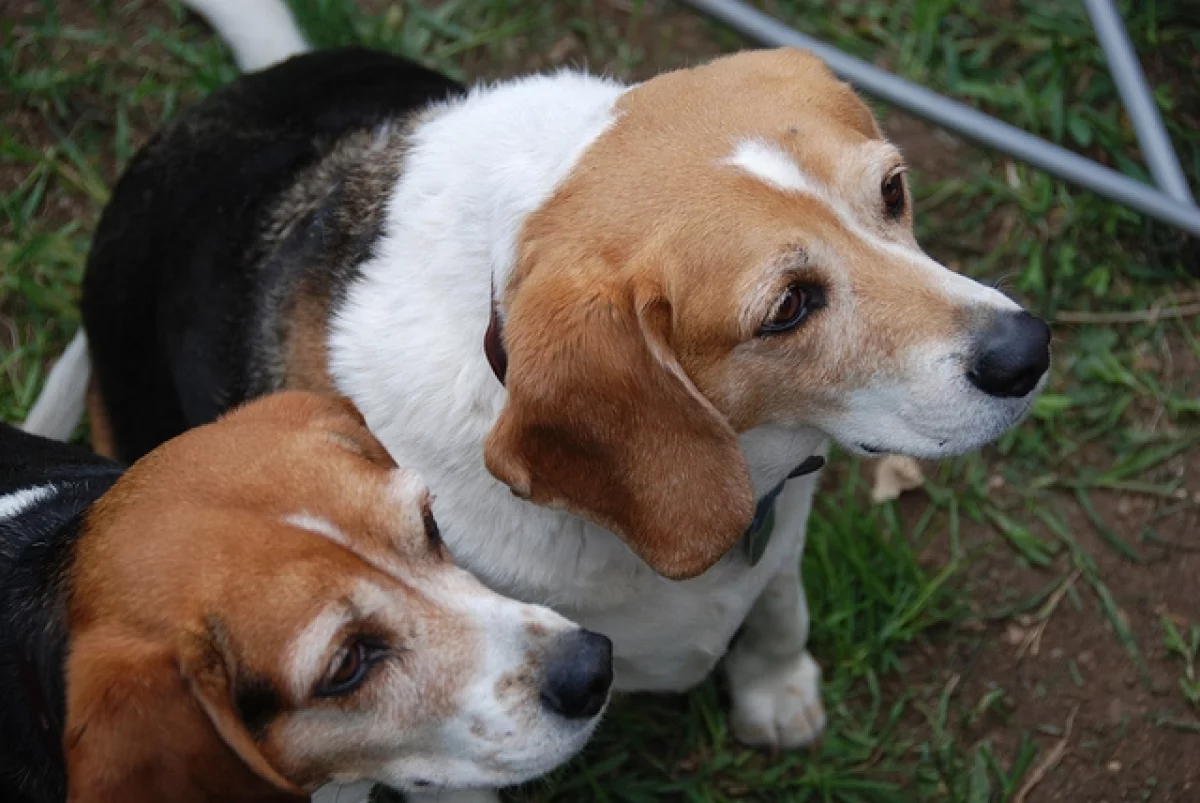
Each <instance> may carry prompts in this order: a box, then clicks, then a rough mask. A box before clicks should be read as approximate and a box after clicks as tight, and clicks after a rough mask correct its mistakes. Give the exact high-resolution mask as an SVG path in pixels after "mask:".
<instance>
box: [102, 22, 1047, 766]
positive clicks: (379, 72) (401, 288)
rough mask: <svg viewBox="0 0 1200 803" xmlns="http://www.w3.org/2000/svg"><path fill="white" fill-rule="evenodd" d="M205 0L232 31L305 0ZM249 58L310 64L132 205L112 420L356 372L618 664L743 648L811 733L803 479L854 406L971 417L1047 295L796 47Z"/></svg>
mask: <svg viewBox="0 0 1200 803" xmlns="http://www.w3.org/2000/svg"><path fill="white" fill-rule="evenodd" d="M192 5H193V7H196V8H198V9H199V10H200V11H201V12H202V13H205V14H206V16H208V17H209V19H211V20H213V21H214V23H215V24H216V25H217V26H218V28H219V29H220V30H222V31H223V32H224V36H225V38H226V39H227V40H228V41H231V42H233V43H234V44H235V46H236V45H237V41H236V37H235V36H234V35H232V34H231V33H230V32H229V28H230V26H231V25H233V24H234V21H238V24H240V26H241V28H243V29H245V30H258V29H260V28H261V26H259V27H258V28H256V27H255V23H254V20H255V19H256V15H257V14H258V13H259V11H258V10H260V9H261V8H262V7H263V6H272V7H274V6H276V5H277V4H276V3H274V2H271V0H256V1H255V2H241V0H239V2H238V3H233V2H232V0H195V2H193V3H192ZM286 38H288V37H285V39H286ZM253 55H254V54H252V53H251V54H246V53H242V52H240V53H239V59H240V60H241V61H243V62H262V63H269V62H278V61H282V63H281V64H279V65H278V66H276V67H274V68H271V69H268V70H265V71H263V72H259V73H255V74H251V75H248V76H246V77H244V78H242V79H241V80H239V81H238V82H236V83H235V84H234V85H233V86H231V87H228V88H226V89H224V90H222V91H220V92H218V93H216V94H215V95H214V96H212V97H211V98H210V99H208V100H207V101H205V102H204V103H202V104H200V105H199V106H197V107H196V108H194V109H191V110H189V111H187V112H185V113H183V114H182V115H180V117H179V118H178V120H177V121H175V122H174V123H173V124H172V125H170V126H169V127H168V128H167V129H166V130H165V131H164V132H163V133H162V134H160V135H159V136H158V137H156V138H155V140H154V141H153V142H151V143H150V144H149V145H148V146H147V147H146V148H145V149H144V150H143V151H142V152H141V153H140V154H139V155H138V157H137V158H136V159H135V160H134V161H133V163H132V164H131V166H130V168H129V170H128V172H127V174H126V175H125V176H124V177H123V179H122V180H121V182H120V184H119V185H118V187H117V188H116V191H115V192H114V195H113V199H112V201H111V203H110V205H109V207H108V209H107V210H106V211H105V214H104V218H103V220H102V222H101V225H100V228H99V231H98V233H97V239H96V245H95V248H94V250H93V253H92V256H91V259H90V262H89V266H88V272H87V277H86V284H85V294H84V319H85V324H86V332H87V337H88V339H89V340H90V343H91V348H92V359H93V360H94V364H95V368H96V371H95V379H96V382H95V385H94V391H93V394H92V405H91V410H92V417H93V425H94V426H97V425H98V431H99V433H100V438H99V439H98V441H97V445H98V447H100V448H102V449H104V450H105V451H106V452H108V453H111V454H117V455H121V456H124V457H133V456H136V455H137V454H140V453H141V452H142V451H144V450H146V449H148V448H151V447H152V446H153V445H154V444H156V443H158V442H159V441H161V440H162V439H163V438H166V437H170V436H171V435H173V434H175V433H176V432H178V431H181V430H183V429H185V428H186V427H189V426H193V425H195V424H198V423H201V422H204V421H207V420H209V419H211V418H212V417H213V416H215V415H217V414H218V413H219V412H220V411H221V410H222V409H224V408H225V407H227V406H228V405H230V404H234V403H237V402H238V401H240V400H241V399H243V398H246V397H249V396H254V395H255V394H258V393H262V392H265V391H268V390H272V389H276V388H280V387H291V388H308V389H333V390H336V391H337V392H339V393H343V394H346V395H347V396H349V397H350V398H352V399H353V400H354V402H355V403H356V404H357V405H358V406H359V408H360V409H361V410H362V411H363V413H364V415H365V417H366V420H367V422H368V424H369V425H370V427H371V429H372V431H373V432H375V434H376V435H378V436H379V437H380V438H381V440H382V441H383V442H384V443H385V444H387V447H388V448H389V449H390V450H392V451H393V453H394V454H396V456H397V458H398V459H400V460H401V461H402V462H403V463H405V464H410V465H412V466H414V467H416V468H418V469H419V470H420V471H421V472H422V473H423V474H424V475H425V476H426V477H427V479H428V480H429V481H430V483H431V485H432V487H433V488H435V490H436V492H437V497H438V501H437V503H436V504H437V507H438V516H439V519H440V520H441V521H443V530H444V533H445V537H446V540H447V543H448V545H449V547H450V549H451V550H452V552H453V553H454V555H455V557H456V559H458V560H459V561H461V562H462V564H463V565H465V566H467V567H468V568H470V569H471V570H472V571H473V572H476V573H477V574H478V575H479V576H480V577H482V578H483V579H484V581H485V582H486V583H488V584H489V585H490V586H491V587H493V588H495V589H497V590H499V591H501V592H503V593H507V594H511V595H513V596H515V597H517V598H519V599H523V600H527V601H531V602H539V603H543V604H547V605H550V606H552V607H554V608H555V609H556V610H558V611H560V612H561V613H563V614H565V615H567V616H570V617H572V618H574V619H576V620H578V621H580V622H582V623H583V624H584V625H585V626H587V627H590V628H592V629H594V630H597V631H599V632H602V633H605V634H606V635H608V636H609V637H611V638H612V639H613V642H614V649H615V665H616V678H617V679H616V684H617V687H618V688H621V689H628V690H682V689H686V688H688V687H690V686H692V685H694V684H696V683H698V682H700V681H701V680H702V679H703V678H704V677H705V676H707V675H708V674H709V672H710V671H712V669H713V668H714V667H715V666H716V664H717V663H718V661H720V660H721V659H722V658H723V657H724V658H725V669H726V672H727V674H728V676H729V681H730V683H729V688H730V697H731V701H732V718H731V724H732V727H733V729H734V732H735V733H736V734H737V735H738V736H739V737H740V738H741V739H743V740H744V741H746V742H748V743H752V744H763V745H771V746H783V747H789V746H796V745H802V744H806V743H808V742H810V741H812V740H813V739H814V738H816V737H817V736H818V735H819V734H820V732H821V730H822V728H823V725H824V711H823V709H822V706H821V701H820V694H819V687H818V686H819V677H820V672H819V669H818V667H817V664H816V662H815V661H814V660H813V659H812V657H811V656H810V655H809V653H808V652H807V650H806V647H805V642H806V640H807V635H808V613H807V606H806V604H805V600H804V593H803V589H802V588H801V585H800V576H799V560H800V555H801V551H802V549H803V544H804V527H805V522H806V519H807V517H808V513H809V509H810V506H811V500H812V496H813V492H814V488H815V485H816V481H817V476H816V475H815V474H811V473H810V474H808V475H807V476H802V477H800V478H797V479H794V480H791V481H790V482H788V481H787V480H788V477H789V475H790V474H791V473H793V471H794V470H795V469H796V468H797V467H798V466H810V467H811V466H812V465H814V462H813V460H814V458H820V457H821V456H823V455H824V454H825V452H826V450H827V448H828V443H829V441H830V440H831V439H832V440H836V441H837V442H839V443H840V444H841V445H842V447H843V448H845V449H846V450H848V451H850V452H852V453H857V454H864V455H875V454H880V453H900V454H906V455H911V456H915V457H923V458H937V457H942V456H948V455H954V454H959V453H962V452H965V451H968V450H971V449H974V448H977V447H978V446H980V445H981V444H984V443H986V442H988V441H990V440H992V439H994V438H996V437H998V436H999V435H1000V434H1002V433H1003V432H1005V431H1006V430H1007V429H1009V428H1010V427H1012V426H1014V425H1015V424H1016V423H1017V422H1019V421H1020V419H1021V417H1022V416H1023V415H1024V414H1025V413H1026V411H1027V410H1028V409H1029V408H1030V406H1031V404H1032V402H1033V399H1034V398H1035V396H1036V394H1037V393H1038V392H1039V390H1040V388H1041V387H1042V385H1043V384H1044V382H1045V376H1046V373H1047V369H1048V365H1049V359H1050V355H1049V340H1050V334H1049V330H1048V328H1047V327H1046V325H1045V324H1044V323H1043V322H1041V321H1039V320H1037V319H1036V318H1033V317H1032V316H1030V315H1028V314H1027V313H1025V312H1024V311H1022V310H1021V309H1020V308H1019V307H1018V306H1017V305H1016V304H1015V303H1014V302H1013V301H1011V300H1010V299H1008V298H1007V297H1006V296H1004V295H1003V294H1002V293H1000V292H999V291H997V290H995V289H993V288H991V287H987V286H984V285H982V284H979V283H977V282H975V281H972V280H970V279H968V278H965V277H963V276H960V275H958V274H955V273H953V272H952V271H950V270H948V269H946V268H945V267H943V266H941V265H939V264H937V263H936V262H935V261H934V260H932V259H930V258H929V257H928V256H927V255H925V254H924V253H923V252H922V251H921V249H920V248H919V246H918V245H917V243H916V241H915V239H914V236H913V233H912V209H911V195H910V192H909V189H908V186H907V179H906V177H905V175H904V173H905V166H904V161H903V157H902V155H901V154H900V152H899V151H898V149H897V148H896V147H895V146H893V145H892V144H891V143H889V142H888V141H887V140H886V139H885V138H884V136H883V135H882V134H881V132H880V130H879V128H878V126H877V125H876V122H875V120H874V118H873V117H872V115H871V113H870V111H869V110H868V109H867V107H866V106H865V105H864V104H863V103H862V102H861V101H860V100H859V98H858V97H857V96H856V95H855V93H854V92H853V91H852V90H851V89H850V88H849V87H847V86H846V85H845V84H843V83H841V82H840V81H838V80H837V79H836V78H835V77H834V76H833V75H832V74H831V73H830V72H829V71H828V69H826V68H825V66H824V65H823V64H822V63H821V62H820V61H819V60H818V59H816V58H815V57H813V56H812V55H810V54H807V53H804V52H800V51H796V50H786V49H785V50H776V51H765V52H746V53H740V54H736V55H733V56H728V57H725V58H721V59H717V60H716V61H714V62H712V63H710V64H706V65H702V66H698V67H695V68H692V69H687V70H679V71H676V72H671V73H667V74H663V75H660V76H658V77H655V78H653V79H651V80H649V81H646V82H645V83H642V84H636V85H632V86H627V85H624V84H620V83H617V82H615V81H611V80H607V79H602V78H596V77H591V76H588V75H584V74H581V73H577V72H569V71H566V72H559V73H555V74H553V75H545V76H533V77H528V78H522V79H517V80H512V81H506V82H501V83H498V84H495V85H492V86H481V87H477V88H475V89H472V90H470V91H466V90H464V89H463V88H461V87H459V86H457V85H455V84H453V83H451V82H449V81H447V80H445V79H443V78H441V77H439V76H436V75H434V74H432V73H430V72H428V71H426V70H424V69H421V68H419V67H417V66H415V65H413V64H411V63H408V62H406V61H403V60H401V59H398V58H394V57H390V56H385V55H382V54H378V53H369V52H365V51H361V50H354V49H350V50H338V51H328V52H319V53H312V54H307V55H297V56H296V57H294V58H291V59H288V60H285V59H286V57H287V56H289V55H294V51H288V50H287V48H283V49H282V50H276V51H272V52H271V53H268V54H265V55H261V57H260V58H254V57H253ZM771 504H773V505H774V514H775V515H774V531H773V533H771V534H770V538H769V540H767V541H766V542H765V545H763V543H762V542H759V543H760V546H761V555H759V554H757V553H755V554H754V555H753V556H751V553H750V551H748V550H747V549H744V548H738V547H739V544H743V545H744V544H745V543H746V541H745V539H746V537H747V536H746V534H747V532H754V531H755V530H754V528H753V527H752V526H751V525H752V521H754V520H755V519H756V514H757V513H760V512H761V511H762V509H763V508H764V505H765V506H767V507H770V505H771ZM485 524H486V525H487V526H486V527H484V526H483V525H485ZM484 533H486V535H484ZM739 630H741V632H742V637H741V638H740V639H739V640H738V641H737V643H736V644H735V645H734V646H733V648H732V649H730V644H731V640H732V638H733V636H734V634H735V633H736V632H738V631H739ZM727 653H728V655H726V654H727Z"/></svg>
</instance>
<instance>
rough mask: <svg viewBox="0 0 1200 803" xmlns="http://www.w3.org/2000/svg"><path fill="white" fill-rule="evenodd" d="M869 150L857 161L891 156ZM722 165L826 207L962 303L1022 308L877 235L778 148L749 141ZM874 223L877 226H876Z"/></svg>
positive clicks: (853, 231) (920, 253)
mask: <svg viewBox="0 0 1200 803" xmlns="http://www.w3.org/2000/svg"><path fill="white" fill-rule="evenodd" d="M884 144H886V143H884ZM864 147H867V148H869V149H870V150H868V151H867V152H866V153H865V154H854V158H856V159H862V158H863V157H864V156H867V157H870V158H874V159H879V158H880V157H881V156H883V155H885V151H881V150H880V149H879V147H878V143H867V145H866V146H864ZM888 150H891V149H890V148H889V149H888ZM848 156H849V155H848ZM722 164H724V165H728V166H732V167H736V168H738V169H740V170H742V171H743V172H745V173H747V174H748V175H750V176H753V177H754V178H756V179H758V180H759V181H762V182H763V183H764V184H766V185H768V186H770V187H774V188H775V189H777V190H779V191H781V192H787V193H795V194H797V195H804V196H806V197H808V198H811V199H813V200H815V201H817V202H819V203H821V204H823V205H824V206H825V207H826V208H827V209H828V210H829V211H830V212H831V213H832V214H833V215H834V217H836V218H837V219H838V222H839V223H841V224H842V227H843V228H844V229H845V230H846V231H847V232H848V233H850V235H851V236H853V237H854V238H855V239H857V240H859V241H860V242H862V243H863V244H864V245H867V246H868V247H870V248H872V249H874V250H876V251H878V252H882V254H884V255H885V256H887V257H888V258H889V259H895V260H899V261H904V262H908V263H909V264H911V265H915V266H917V267H918V268H920V269H921V270H922V271H923V272H924V273H925V274H926V275H927V276H928V277H929V278H930V280H931V281H932V283H933V285H934V286H935V287H937V288H939V289H940V290H941V291H942V292H943V293H945V294H946V295H948V296H950V297H951V298H954V299H955V300H957V301H959V302H960V303H963V304H967V305H969V304H982V305H987V306H992V307H996V308H999V309H1003V310H1018V309H1020V307H1019V306H1018V305H1017V303H1016V302H1014V301H1013V300H1012V299H1010V298H1008V297H1007V296H1005V295H1004V294H1003V293H1001V292H999V291H998V290H994V289H992V288H990V287H986V286H984V285H982V284H980V283H979V282H976V281H975V280H973V279H969V278H967V277H966V276H962V275H960V274H957V273H955V272H954V271H952V270H950V269H949V268H947V267H945V266H944V265H941V264H939V263H938V262H937V261H936V260H933V259H931V258H930V257H929V256H927V255H926V254H925V252H923V251H922V250H921V249H920V248H916V247H914V246H911V245H908V244H906V243H902V242H895V241H892V240H889V239H887V238H885V237H882V236H880V235H879V233H878V231H877V227H878V225H879V224H878V223H877V222H876V221H869V222H867V223H864V221H863V220H862V219H861V217H860V215H859V214H856V212H855V210H854V209H853V208H851V206H850V204H849V203H847V201H846V200H845V199H844V198H842V197H839V195H838V194H837V193H835V192H833V191H832V190H830V188H829V187H828V186H826V185H825V183H824V182H822V181H821V180H819V179H817V178H816V177H814V176H811V175H809V174H808V173H806V172H804V171H803V170H802V169H801V168H800V166H799V165H798V164H796V162H795V160H794V159H793V158H792V157H791V156H789V155H788V154H787V153H786V152H784V150H783V149H782V148H780V147H779V146H778V145H775V144H773V143H770V142H767V141H765V140H762V139H753V138H752V139H743V140H741V141H740V142H738V144H737V147H735V148H734V151H733V153H732V154H731V155H729V156H727V157H726V158H725V159H723V160H722ZM872 223H873V224H874V225H871V224H872Z"/></svg>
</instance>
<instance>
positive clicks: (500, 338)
mask: <svg viewBox="0 0 1200 803" xmlns="http://www.w3.org/2000/svg"><path fill="white" fill-rule="evenodd" d="M489 308H490V310H491V312H490V314H489V316H488V327H487V331H486V332H484V334H483V353H484V354H485V355H487V361H488V365H490V366H492V373H493V374H495V375H496V379H498V380H500V384H501V385H503V384H504V379H505V377H506V376H507V375H508V352H507V351H505V350H504V322H503V321H501V320H500V310H499V308H498V307H497V306H496V285H494V284H493V285H492V293H491V303H490V305H489Z"/></svg>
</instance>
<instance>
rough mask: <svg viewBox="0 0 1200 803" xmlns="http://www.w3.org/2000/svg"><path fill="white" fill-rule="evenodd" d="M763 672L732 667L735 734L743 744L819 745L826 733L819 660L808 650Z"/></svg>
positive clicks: (731, 685)
mask: <svg viewBox="0 0 1200 803" xmlns="http://www.w3.org/2000/svg"><path fill="white" fill-rule="evenodd" d="M754 663H758V662H757V661H755V662H754ZM745 668H748V667H745ZM757 669H758V670H759V671H757V672H755V673H754V674H753V675H750V674H749V673H748V672H745V671H739V667H738V665H737V664H736V663H735V664H734V665H732V666H730V668H729V681H730V683H729V693H730V696H731V697H732V698H733V710H732V711H731V712H730V720H729V724H730V727H732V729H733V735H734V736H736V737H737V738H738V740H739V741H741V742H742V743H743V744H748V745H755V746H763V747H782V748H789V747H803V746H805V745H810V744H812V743H813V742H815V741H816V740H817V739H818V738H819V737H820V736H821V733H822V732H823V731H824V730H825V707H824V706H823V705H822V704H821V668H820V667H819V666H817V662H816V661H814V660H813V659H812V656H811V655H809V654H808V653H807V652H804V653H801V654H800V655H798V656H797V657H795V658H792V659H790V660H788V661H784V662H781V663H779V664H778V665H775V666H772V667H770V668H769V669H768V668H765V667H762V666H761V664H760V665H759V666H758V667H757ZM764 670H765V671H764Z"/></svg>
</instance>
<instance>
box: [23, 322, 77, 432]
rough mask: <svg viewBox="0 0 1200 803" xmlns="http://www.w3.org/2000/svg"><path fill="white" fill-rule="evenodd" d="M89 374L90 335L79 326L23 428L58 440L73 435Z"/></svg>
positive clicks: (55, 365)
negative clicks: (88, 341)
mask: <svg viewBox="0 0 1200 803" xmlns="http://www.w3.org/2000/svg"><path fill="white" fill-rule="evenodd" d="M90 374H91V366H90V365H89V363H88V347H87V338H86V337H85V336H84V334H83V330H82V329H80V330H79V331H78V332H76V333H75V337H73V338H71V343H70V344H69V345H68V346H67V349H66V351H64V352H63V354H62V356H61V357H59V358H58V362H56V363H55V364H54V367H53V368H52V369H50V376H48V377H47V378H46V384H45V386H44V387H43V388H42V392H41V393H40V394H39V395H38V398H37V401H36V402H34V404H33V409H31V410H30V411H29V417H28V418H26V419H25V423H24V424H22V425H21V428H22V429H24V430H25V431H26V432H28V433H30V434H31V435H41V436H42V437H43V438H52V439H54V440H58V441H65V440H66V439H67V438H69V437H71V433H72V432H74V431H75V427H77V426H79V420H80V419H81V418H83V408H84V404H85V403H86V400H87V386H88V377H89V376H90Z"/></svg>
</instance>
